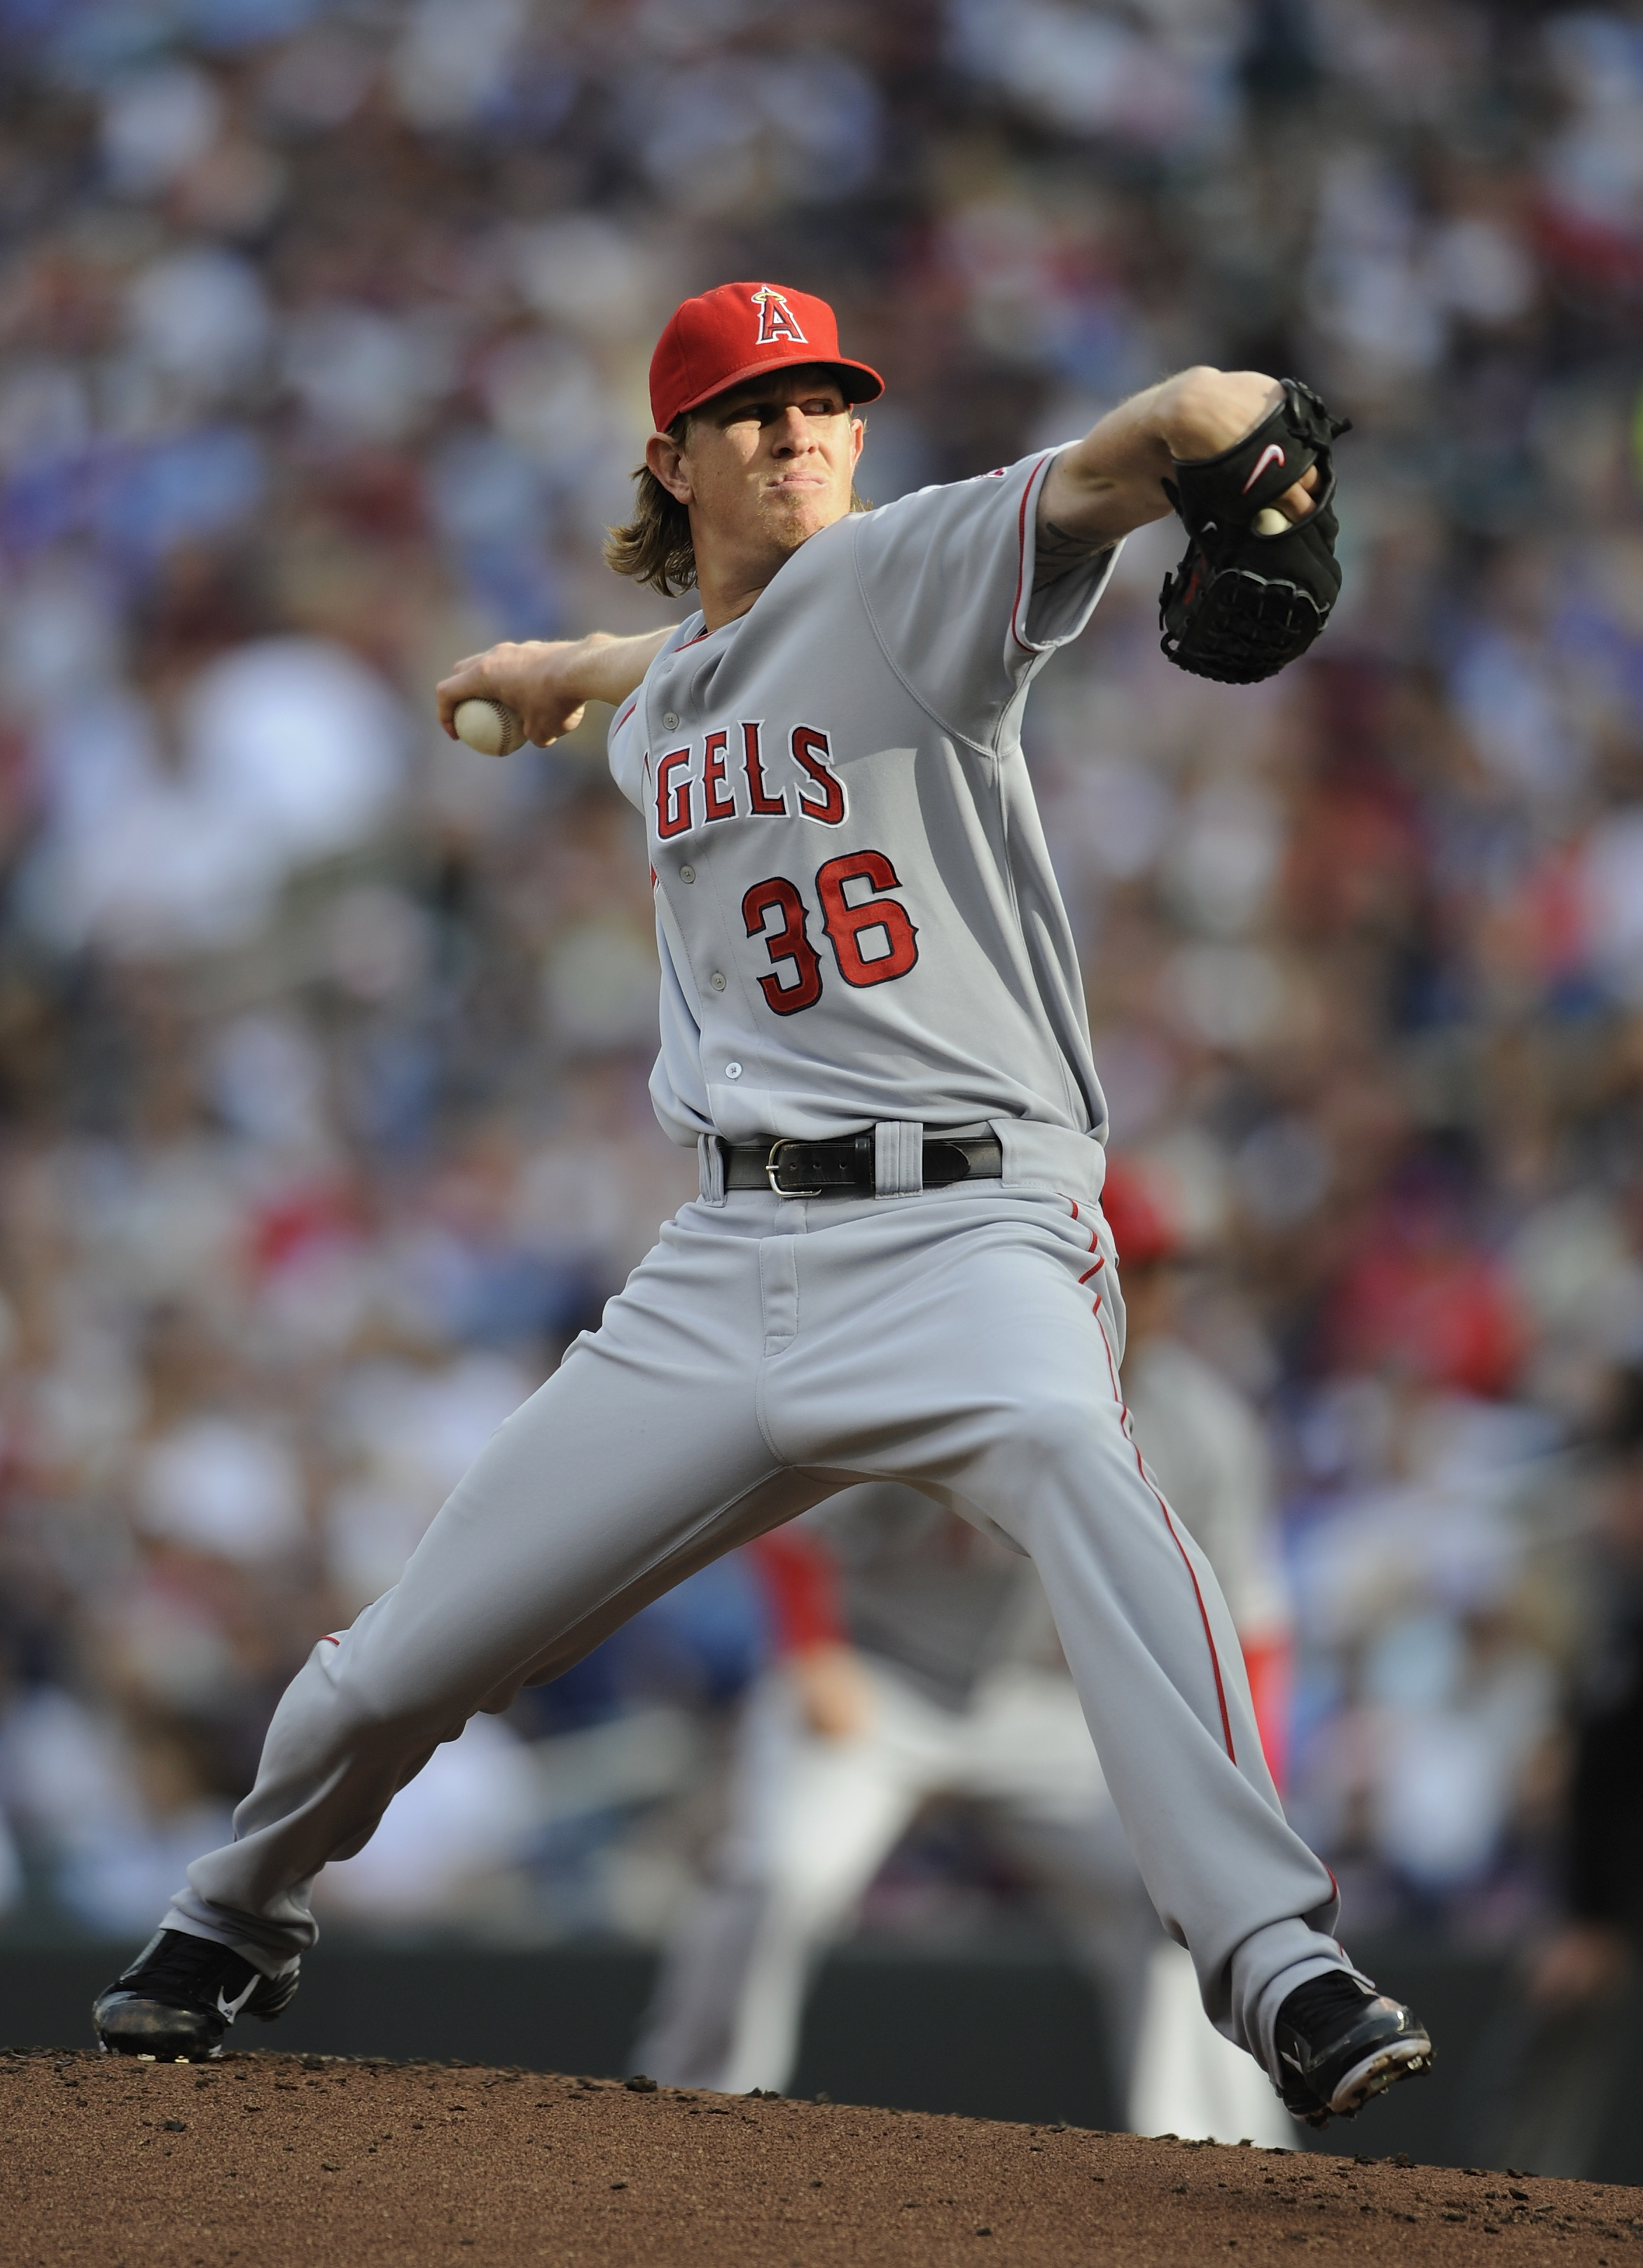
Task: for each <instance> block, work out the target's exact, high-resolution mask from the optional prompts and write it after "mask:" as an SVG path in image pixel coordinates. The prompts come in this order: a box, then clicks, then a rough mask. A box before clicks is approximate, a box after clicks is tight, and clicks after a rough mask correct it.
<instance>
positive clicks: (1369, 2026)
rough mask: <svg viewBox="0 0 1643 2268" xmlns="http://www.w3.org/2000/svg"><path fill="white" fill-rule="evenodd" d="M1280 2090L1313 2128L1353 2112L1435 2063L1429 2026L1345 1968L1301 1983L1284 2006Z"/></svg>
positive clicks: (1278, 2043)
mask: <svg viewBox="0 0 1643 2268" xmlns="http://www.w3.org/2000/svg"><path fill="white" fill-rule="evenodd" d="M1272 2040H1273V2045H1274V2046H1275V2047H1276V2049H1277V2051H1278V2067H1279V2078H1278V2093H1279V2095H1282V2097H1283V2099H1284V2108H1285V2109H1286V2110H1288V2111H1290V2112H1292V2113H1293V2116H1294V2117H1297V2118H1304V2119H1305V2120H1306V2122H1307V2124H1308V2126H1327V2125H1328V2124H1329V2123H1330V2119H1331V2117H1334V2118H1350V2117H1352V2116H1353V2114H1354V2113H1355V2112H1357V2111H1359V2110H1361V2109H1362V2108H1363V2106H1364V2104H1365V2103H1366V2102H1368V2100H1369V2098H1370V2096H1371V2095H1381V2094H1383V2093H1384V2092H1385V2090H1386V2089H1387V2088H1389V2087H1391V2086H1394V2085H1396V2082H1397V2080H1400V2079H1413V2078H1415V2077H1417V2076H1418V2073H1421V2072H1425V2071H1430V2070H1431V2069H1432V2042H1431V2040H1430V2038H1429V2037H1428V2036H1427V2033H1426V2027H1425V2025H1424V2024H1421V2023H1419V2022H1418V2021H1417V2020H1416V2018H1415V2016H1414V2015H1413V2014H1412V2013H1411V2011H1410V2010H1409V2009H1408V2008H1406V2007H1404V2006H1403V2004H1402V2002H1401V2001H1397V2000H1392V1999H1388V1997H1387V1995H1386V1994H1385V1993H1384V1992H1376V1991H1375V1989H1374V1985H1365V1984H1363V1983H1361V1982H1360V1981H1359V1978H1357V1977H1351V1976H1349V1975H1348V1974H1347V1972H1346V1971H1345V1970H1344V1969H1333V1970H1329V1971H1328V1973H1327V1974H1325V1975H1324V1976H1322V1977H1313V1978H1311V1980H1310V1981H1309V1982H1308V1983H1307V1984H1305V1985H1297V1986H1296V1987H1295V1989H1294V1991H1293V1992H1292V1993H1291V1994H1290V1996H1289V1998H1288V1999H1286V2001H1285V2003H1284V2005H1283V2007H1281V2008H1280V2009H1279V2010H1278V2021H1277V2023H1276V2024H1275V2025H1274V2027H1273V2030H1272Z"/></svg>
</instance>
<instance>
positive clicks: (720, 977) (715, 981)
mask: <svg viewBox="0 0 1643 2268" xmlns="http://www.w3.org/2000/svg"><path fill="white" fill-rule="evenodd" d="M707 981H708V983H710V984H711V986H712V988H713V990H715V992H722V991H723V990H724V989H725V987H726V984H727V983H729V982H730V979H729V978H728V977H727V976H726V974H725V972H724V970H723V969H722V968H716V969H715V970H714V971H713V974H712V975H711V976H710V977H709V978H708V980H707Z"/></svg>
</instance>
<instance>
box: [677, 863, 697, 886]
mask: <svg viewBox="0 0 1643 2268" xmlns="http://www.w3.org/2000/svg"><path fill="white" fill-rule="evenodd" d="M679 879H680V880H681V881H682V882H694V881H695V880H696V868H695V867H694V866H681V868H680V869H679Z"/></svg>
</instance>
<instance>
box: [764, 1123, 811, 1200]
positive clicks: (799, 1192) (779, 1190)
mask: <svg viewBox="0 0 1643 2268" xmlns="http://www.w3.org/2000/svg"><path fill="white" fill-rule="evenodd" d="M803 1146H804V1145H803V1144H802V1143H801V1142H799V1140H798V1138H796V1137H795V1136H793V1135H791V1134H785V1135H784V1136H783V1137H782V1138H781V1139H780V1140H779V1141H777V1142H772V1143H771V1145H770V1155H769V1157H768V1158H766V1160H765V1161H764V1178H765V1180H766V1181H767V1182H769V1183H770V1187H771V1188H772V1189H774V1190H775V1192H776V1194H777V1197H820V1196H821V1189H784V1188H783V1187H782V1185H781V1183H780V1182H779V1181H778V1180H777V1175H778V1174H779V1173H780V1172H781V1170H782V1166H781V1153H782V1152H783V1151H784V1150H799V1149H802V1148H803Z"/></svg>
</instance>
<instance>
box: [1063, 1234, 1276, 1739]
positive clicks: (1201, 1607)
mask: <svg viewBox="0 0 1643 2268" xmlns="http://www.w3.org/2000/svg"><path fill="white" fill-rule="evenodd" d="M1067 1203H1068V1204H1070V1205H1072V1218H1073V1219H1074V1220H1076V1219H1078V1217H1079V1209H1078V1205H1077V1204H1076V1202H1075V1201H1074V1200H1073V1199H1072V1197H1069V1198H1068V1199H1067ZM1094 1272H1095V1271H1094V1269H1091V1270H1090V1274H1091V1275H1092V1276H1093V1275H1094ZM1083 1280H1084V1279H1083V1278H1081V1277H1080V1278H1079V1281H1080V1283H1081V1282H1082V1281H1083ZM1094 1314H1095V1316H1096V1319H1097V1321H1096V1328H1097V1329H1100V1317H1101V1294H1100V1292H1097V1293H1096V1294H1095V1306H1094ZM1101 1346H1102V1348H1103V1349H1104V1350H1105V1352H1106V1356H1107V1373H1108V1375H1109V1378H1110V1379H1111V1380H1112V1393H1113V1399H1114V1401H1115V1402H1116V1403H1117V1404H1118V1414H1119V1418H1120V1419H1121V1421H1122V1423H1123V1425H1124V1433H1125V1436H1126V1438H1128V1439H1129V1440H1130V1447H1131V1449H1134V1450H1135V1469H1136V1470H1137V1472H1138V1473H1139V1474H1140V1476H1141V1478H1142V1480H1143V1481H1144V1482H1145V1483H1146V1486H1147V1488H1148V1489H1149V1490H1151V1491H1152V1495H1153V1501H1154V1503H1155V1504H1156V1505H1157V1506H1158V1508H1159V1510H1160V1512H1161V1513H1163V1515H1164V1525H1165V1527H1166V1528H1168V1530H1169V1540H1170V1542H1171V1543H1173V1544H1174V1545H1175V1549H1176V1550H1177V1551H1179V1552H1180V1554H1181V1564H1182V1565H1183V1567H1184V1568H1185V1569H1186V1571H1187V1576H1188V1580H1190V1583H1191V1585H1192V1595H1193V1597H1194V1598H1195V1599H1196V1600H1197V1602H1198V1620H1199V1621H1200V1622H1201V1623H1202V1624H1203V1625H1204V1643H1205V1646H1208V1648H1209V1650H1210V1668H1212V1670H1213V1671H1214V1673H1215V1699H1216V1704H1217V1705H1218V1707H1219V1710H1220V1712H1221V1735H1222V1738H1223V1739H1224V1740H1225V1741H1226V1743H1227V1755H1228V1756H1230V1757H1231V1758H1232V1760H1233V1762H1234V1764H1236V1763H1237V1761H1238V1751H1237V1750H1236V1749H1234V1746H1233V1733H1232V1719H1231V1717H1230V1716H1229V1715H1228V1714H1227V1687H1226V1684H1225V1683H1224V1682H1223V1680H1222V1677H1221V1658H1220V1655H1219V1653H1217V1652H1216V1648H1215V1633H1214V1631H1212V1629H1211V1628H1210V1616H1209V1609H1208V1608H1207V1607H1206V1606H1205V1603H1204V1593H1203V1591H1202V1590H1201V1589H1200V1588H1199V1586H1198V1578H1197V1569H1196V1568H1195V1567H1194V1566H1193V1565H1192V1562H1191V1560H1190V1559H1189V1558H1188V1557H1187V1547H1186V1545H1185V1544H1184V1543H1183V1542H1182V1540H1181V1535H1180V1532H1179V1530H1178V1529H1177V1528H1176V1526H1175V1515H1174V1514H1173V1513H1171V1511H1170V1509H1169V1506H1168V1505H1167V1504H1166V1503H1165V1502H1164V1499H1163V1498H1162V1497H1161V1496H1160V1494H1159V1492H1158V1490H1157V1488H1156V1486H1155V1485H1154V1484H1153V1478H1152V1476H1151V1475H1150V1474H1149V1473H1148V1471H1147V1469H1146V1461H1145V1459H1144V1458H1143V1457H1142V1455H1141V1452H1140V1450H1139V1449H1138V1448H1137V1447H1136V1444H1135V1441H1134V1439H1133V1438H1132V1437H1131V1435H1130V1411H1129V1406H1128V1404H1127V1403H1125V1401H1124V1395H1123V1394H1122V1393H1121V1392H1120V1390H1119V1387H1118V1369H1117V1365H1116V1363H1115V1362H1114V1361H1113V1359H1112V1349H1111V1347H1110V1346H1109V1345H1108V1344H1107V1334H1106V1332H1105V1331H1102V1332H1101Z"/></svg>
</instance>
